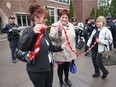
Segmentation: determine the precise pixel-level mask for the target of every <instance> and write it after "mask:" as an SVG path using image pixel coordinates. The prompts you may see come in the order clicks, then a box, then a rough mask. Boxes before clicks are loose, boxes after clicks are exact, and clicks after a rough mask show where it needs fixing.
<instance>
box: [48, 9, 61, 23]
mask: <svg viewBox="0 0 116 87" xmlns="http://www.w3.org/2000/svg"><path fill="white" fill-rule="evenodd" d="M60 10H61V9H57V8H51V7H50V8H48V11H49V15H50V17H51V23H54V22H56V21H58V20H59V18H60Z"/></svg>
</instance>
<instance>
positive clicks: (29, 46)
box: [19, 27, 62, 72]
mask: <svg viewBox="0 0 116 87" xmlns="http://www.w3.org/2000/svg"><path fill="white" fill-rule="evenodd" d="M45 39H46V40H47V41H48V42H49V44H50V46H48V45H47V43H46V41H45ZM36 40H37V34H35V33H34V32H33V27H28V28H26V29H25V30H24V32H23V34H22V36H21V38H20V40H19V49H21V50H22V51H29V50H33V48H34V45H35V43H36ZM48 51H51V52H59V51H62V49H61V46H54V45H52V43H51V40H50V38H49V35H48V33H47V32H45V33H44V35H43V38H42V39H41V42H40V50H39V52H38V54H37V55H36V57H35V64H27V71H31V72H43V71H49V70H50V69H51V64H50V63H49V59H48Z"/></svg>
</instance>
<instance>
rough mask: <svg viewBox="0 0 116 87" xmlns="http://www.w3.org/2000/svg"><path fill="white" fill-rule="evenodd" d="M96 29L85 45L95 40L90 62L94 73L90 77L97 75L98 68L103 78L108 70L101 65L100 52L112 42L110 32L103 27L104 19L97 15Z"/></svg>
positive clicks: (98, 72)
mask: <svg viewBox="0 0 116 87" xmlns="http://www.w3.org/2000/svg"><path fill="white" fill-rule="evenodd" d="M96 26H97V29H94V30H93V32H92V34H91V36H90V38H89V40H88V42H87V45H88V46H90V45H93V43H94V42H95V41H97V44H96V45H95V46H94V47H93V49H92V62H93V66H94V69H95V74H93V76H92V77H99V76H100V70H101V71H102V72H103V75H102V79H105V78H106V77H107V75H108V74H109V72H108V70H106V68H105V67H104V66H103V64H102V63H101V60H100V53H101V52H102V51H104V50H105V47H107V49H108V50H109V45H110V44H111V43H112V41H113V39H112V34H111V32H110V30H109V29H108V28H107V27H105V26H106V19H105V17H103V16H99V17H98V18H97V20H96Z"/></svg>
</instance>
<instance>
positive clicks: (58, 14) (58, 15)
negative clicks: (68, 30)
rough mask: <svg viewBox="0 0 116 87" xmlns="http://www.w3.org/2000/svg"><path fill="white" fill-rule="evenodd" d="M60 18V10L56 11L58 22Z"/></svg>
mask: <svg viewBox="0 0 116 87" xmlns="http://www.w3.org/2000/svg"><path fill="white" fill-rule="evenodd" d="M59 18H60V9H57V19H58V20H59Z"/></svg>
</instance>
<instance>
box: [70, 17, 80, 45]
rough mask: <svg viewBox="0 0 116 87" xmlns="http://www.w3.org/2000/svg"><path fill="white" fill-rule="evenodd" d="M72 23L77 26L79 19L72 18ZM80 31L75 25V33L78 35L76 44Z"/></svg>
mask: <svg viewBox="0 0 116 87" xmlns="http://www.w3.org/2000/svg"><path fill="white" fill-rule="evenodd" d="M71 23H72V24H73V25H74V26H77V19H76V18H72V19H71ZM78 32H79V30H78V28H76V27H75V35H76V38H75V40H76V44H77V41H78Z"/></svg>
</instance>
